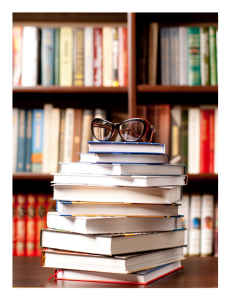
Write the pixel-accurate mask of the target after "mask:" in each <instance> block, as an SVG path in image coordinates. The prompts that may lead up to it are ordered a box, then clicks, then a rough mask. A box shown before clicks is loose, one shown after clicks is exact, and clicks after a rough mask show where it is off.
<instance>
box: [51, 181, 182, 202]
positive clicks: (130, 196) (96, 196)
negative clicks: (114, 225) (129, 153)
mask: <svg viewBox="0 0 230 300" xmlns="http://www.w3.org/2000/svg"><path fill="white" fill-rule="evenodd" d="M140 195H141V196H140ZM53 198H54V199H55V200H67V201H85V202H117V203H156V204H164V203H166V204H167V203H175V202H177V201H179V200H181V198H182V189H181V187H180V186H174V187H162V188H159V187H143V188H141V187H138V188H136V187H125V186H124V187H122V186H115V187H114V186H95V185H92V186H87V187H86V186H84V185H68V184H67V185H65V184H54V185H53Z"/></svg>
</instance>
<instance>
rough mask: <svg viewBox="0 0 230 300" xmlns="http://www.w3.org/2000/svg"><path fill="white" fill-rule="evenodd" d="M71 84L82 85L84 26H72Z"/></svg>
mask: <svg viewBox="0 0 230 300" xmlns="http://www.w3.org/2000/svg"><path fill="white" fill-rule="evenodd" d="M73 85H74V86H83V85H84V28H73Z"/></svg>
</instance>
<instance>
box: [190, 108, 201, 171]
mask: <svg viewBox="0 0 230 300" xmlns="http://www.w3.org/2000/svg"><path fill="white" fill-rule="evenodd" d="M188 173H190V174H199V173H200V109H199V108H189V109H188Z"/></svg>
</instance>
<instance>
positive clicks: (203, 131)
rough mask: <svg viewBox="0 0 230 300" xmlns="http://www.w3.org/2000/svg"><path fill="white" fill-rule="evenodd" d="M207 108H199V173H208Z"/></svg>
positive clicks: (208, 111) (208, 138) (208, 124)
mask: <svg viewBox="0 0 230 300" xmlns="http://www.w3.org/2000/svg"><path fill="white" fill-rule="evenodd" d="M209 115H210V110H209V109H201V110H200V173H209V162H210V137H209V126H210V123H209Z"/></svg>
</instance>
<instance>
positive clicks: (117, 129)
mask: <svg viewBox="0 0 230 300" xmlns="http://www.w3.org/2000/svg"><path fill="white" fill-rule="evenodd" d="M96 121H102V122H106V123H109V124H110V125H111V127H112V131H111V129H110V128H108V127H106V125H104V128H106V129H107V130H109V131H111V134H110V136H109V137H108V138H107V139H103V140H99V139H98V138H97V137H96V136H95V135H94V128H96V126H94V122H96ZM134 121H138V122H141V123H142V124H143V125H144V129H143V132H142V134H141V135H140V136H139V137H138V138H136V139H133V140H132V142H137V141H139V140H141V139H143V140H145V142H146V143H152V139H153V133H154V132H155V128H154V126H153V125H152V124H151V123H150V122H149V121H148V120H146V119H144V118H133V119H127V120H124V121H123V122H121V123H112V122H109V121H107V120H104V119H101V118H95V119H93V121H92V123H91V131H92V134H93V137H94V138H95V139H96V140H98V141H108V140H110V139H111V137H112V136H113V135H114V133H119V135H120V137H121V138H122V139H123V141H125V142H131V141H130V140H129V141H127V140H126V139H125V138H124V136H123V134H122V130H121V129H120V126H121V125H122V124H124V123H128V122H134ZM100 128H102V127H101V126H100ZM149 129H151V130H152V132H151V137H150V142H148V141H147V140H146V139H145V138H144V136H145V135H146V133H147V132H148V130H149ZM123 131H124V130H123ZM126 131H130V129H126Z"/></svg>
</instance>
